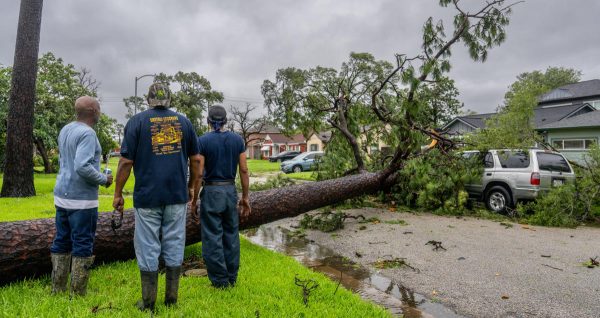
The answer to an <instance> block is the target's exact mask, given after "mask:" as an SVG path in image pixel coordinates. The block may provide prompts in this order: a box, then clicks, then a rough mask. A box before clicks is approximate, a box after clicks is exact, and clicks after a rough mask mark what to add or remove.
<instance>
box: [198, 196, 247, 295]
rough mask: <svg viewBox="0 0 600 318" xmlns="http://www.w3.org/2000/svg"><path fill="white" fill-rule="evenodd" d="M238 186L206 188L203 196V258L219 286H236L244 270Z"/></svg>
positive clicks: (211, 277)
mask: <svg viewBox="0 0 600 318" xmlns="http://www.w3.org/2000/svg"><path fill="white" fill-rule="evenodd" d="M237 198H238V196H237V190H236V188H235V186H234V185H225V186H204V188H203V189H202V192H201V193H200V221H201V230H202V257H203V258H204V263H205V264H206V269H207V271H208V278H209V279H210V281H211V282H212V284H213V285H214V286H215V287H228V286H230V285H235V282H236V280H237V274H238V269H239V267H240V237H239V232H238V226H239V217H238V211H237Z"/></svg>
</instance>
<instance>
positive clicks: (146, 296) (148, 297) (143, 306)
mask: <svg viewBox="0 0 600 318" xmlns="http://www.w3.org/2000/svg"><path fill="white" fill-rule="evenodd" d="M140 276H141V278H142V300H139V301H138V302H137V307H138V309H139V310H141V311H145V310H151V311H154V304H155V303H156V292H157V291H156V289H157V287H158V271H155V272H144V271H140Z"/></svg>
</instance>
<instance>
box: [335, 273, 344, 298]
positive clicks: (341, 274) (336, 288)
mask: <svg viewBox="0 0 600 318" xmlns="http://www.w3.org/2000/svg"><path fill="white" fill-rule="evenodd" d="M343 275H344V272H342V271H340V280H338V283H337V286H335V291H334V292H333V294H334V295H335V293H337V291H338V288H340V284H341V283H342V277H343Z"/></svg>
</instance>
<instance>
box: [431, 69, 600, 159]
mask: <svg viewBox="0 0 600 318" xmlns="http://www.w3.org/2000/svg"><path fill="white" fill-rule="evenodd" d="M598 109H600V79H594V80H589V81H582V82H578V83H573V84H568V85H564V86H561V87H559V88H557V89H554V90H552V91H550V92H548V93H546V94H544V95H542V96H540V98H539V101H538V106H537V107H536V108H535V109H534V119H533V121H534V125H535V127H536V130H537V131H538V132H539V133H540V134H541V135H542V136H543V137H544V139H545V141H546V142H547V143H548V144H550V145H552V146H553V147H555V148H556V149H557V150H559V151H561V152H562V153H564V154H565V156H566V157H568V158H569V159H571V160H574V161H577V162H580V163H584V160H583V156H584V154H585V153H586V152H587V151H589V149H590V147H591V145H593V144H594V143H598V142H599V141H600V111H599V110H598ZM493 115H495V113H488V114H475V115H468V116H459V117H455V118H454V119H452V120H451V121H450V122H448V123H447V124H446V125H445V126H444V127H443V129H444V131H445V133H446V134H448V135H450V136H461V135H464V134H468V133H470V132H473V131H475V130H478V129H485V122H486V120H487V119H488V118H490V117H491V116H493Z"/></svg>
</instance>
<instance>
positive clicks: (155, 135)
mask: <svg viewBox="0 0 600 318" xmlns="http://www.w3.org/2000/svg"><path fill="white" fill-rule="evenodd" d="M169 104H170V92H169V88H168V86H167V85H166V84H162V83H154V84H152V85H151V86H150V90H149V92H148V105H149V106H150V109H148V110H146V111H144V112H141V113H139V114H137V115H135V116H133V117H132V118H131V119H129V121H128V122H127V125H126V126H125V131H124V138H123V144H122V145H121V160H120V161H119V168H118V170H117V175H116V186H115V195H114V201H113V207H114V208H115V209H117V210H118V211H120V212H121V213H123V205H124V199H123V193H122V192H123V186H124V185H125V182H127V179H128V178H129V174H130V172H131V168H132V167H133V173H134V175H135V187H134V190H133V206H134V208H135V233H134V246H135V256H136V258H137V262H138V267H139V268H140V273H141V280H142V301H140V302H138V307H139V308H140V310H146V309H150V310H153V309H154V304H155V302H156V293H157V281H158V257H159V256H162V257H163V259H164V260H165V265H166V270H165V276H166V289H165V304H166V305H172V304H175V303H176V302H177V293H178V289H179V276H180V275H181V263H182V262H183V250H184V247H185V223H186V222H185V218H186V208H187V204H188V203H189V202H190V201H191V199H192V195H193V194H194V189H193V187H194V185H195V184H197V183H198V182H197V180H198V179H199V178H200V170H199V165H200V156H199V155H198V141H197V139H196V133H195V132H194V129H193V126H192V123H191V122H190V121H189V120H188V119H187V118H185V117H184V116H183V115H180V114H178V113H176V112H174V111H171V110H169V109H168V107H169ZM188 160H189V167H190V178H189V182H188V183H187V187H186V177H187V171H188V170H187V167H188ZM161 232H162V238H161V237H160V234H161Z"/></svg>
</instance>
